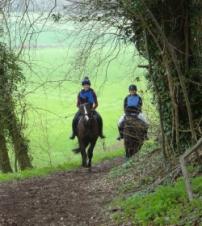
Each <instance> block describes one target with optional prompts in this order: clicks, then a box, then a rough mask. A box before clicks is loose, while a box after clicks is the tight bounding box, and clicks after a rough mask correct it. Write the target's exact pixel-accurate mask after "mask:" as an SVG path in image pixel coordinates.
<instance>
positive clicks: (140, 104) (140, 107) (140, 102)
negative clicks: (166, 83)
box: [138, 96, 142, 112]
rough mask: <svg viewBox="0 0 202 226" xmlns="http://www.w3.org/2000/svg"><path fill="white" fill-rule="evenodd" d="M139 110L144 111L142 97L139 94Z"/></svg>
mask: <svg viewBox="0 0 202 226" xmlns="http://www.w3.org/2000/svg"><path fill="white" fill-rule="evenodd" d="M138 110H139V112H142V98H141V97H140V96H139V103H138Z"/></svg>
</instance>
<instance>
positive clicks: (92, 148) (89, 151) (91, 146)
mask: <svg viewBox="0 0 202 226" xmlns="http://www.w3.org/2000/svg"><path fill="white" fill-rule="evenodd" d="M96 141H97V139H96V140H93V141H92V142H91V143H90V147H89V148H88V167H91V161H92V157H93V150H94V147H95V144H96Z"/></svg>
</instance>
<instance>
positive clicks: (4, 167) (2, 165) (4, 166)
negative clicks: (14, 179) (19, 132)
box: [0, 133, 12, 173]
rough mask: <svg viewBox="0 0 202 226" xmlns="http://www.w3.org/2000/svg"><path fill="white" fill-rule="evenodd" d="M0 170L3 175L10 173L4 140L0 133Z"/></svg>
mask: <svg viewBox="0 0 202 226" xmlns="http://www.w3.org/2000/svg"><path fill="white" fill-rule="evenodd" d="M0 170H1V171H2V172H3V173H9V172H12V168H11V165H10V161H9V156H8V149H7V147H6V139H5V137H4V135H3V134H2V133H0Z"/></svg>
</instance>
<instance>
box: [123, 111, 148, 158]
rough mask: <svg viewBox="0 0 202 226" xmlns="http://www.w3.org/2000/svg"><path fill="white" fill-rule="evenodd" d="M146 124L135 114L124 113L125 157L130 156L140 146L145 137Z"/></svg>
mask: <svg viewBox="0 0 202 226" xmlns="http://www.w3.org/2000/svg"><path fill="white" fill-rule="evenodd" d="M147 130H148V126H147V125H146V124H145V123H144V122H143V121H142V120H140V119H139V118H138V117H137V114H126V116H125V122H124V130H123V138H124V146H125V151H126V158H130V157H132V156H133V155H134V154H136V153H137V152H138V151H139V150H140V148H141V147H142V145H143V143H144V140H145V139H146V137H147Z"/></svg>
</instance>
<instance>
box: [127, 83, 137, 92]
mask: <svg viewBox="0 0 202 226" xmlns="http://www.w3.org/2000/svg"><path fill="white" fill-rule="evenodd" d="M128 89H129V91H137V86H136V85H133V84H132V85H129V87H128Z"/></svg>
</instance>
